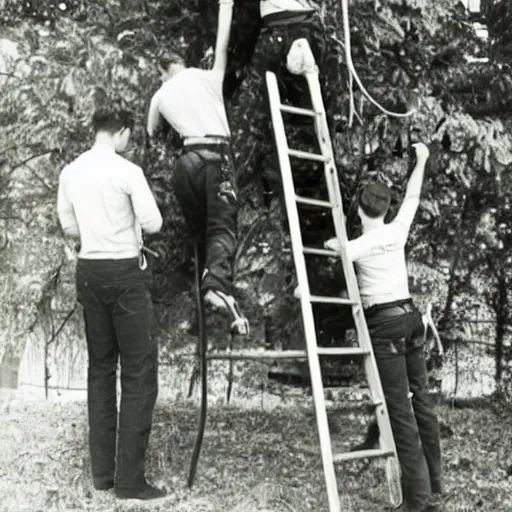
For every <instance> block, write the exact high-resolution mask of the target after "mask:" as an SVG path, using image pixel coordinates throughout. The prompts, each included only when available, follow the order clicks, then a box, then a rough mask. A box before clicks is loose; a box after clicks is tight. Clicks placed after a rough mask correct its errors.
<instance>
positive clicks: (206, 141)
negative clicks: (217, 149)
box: [183, 135, 230, 146]
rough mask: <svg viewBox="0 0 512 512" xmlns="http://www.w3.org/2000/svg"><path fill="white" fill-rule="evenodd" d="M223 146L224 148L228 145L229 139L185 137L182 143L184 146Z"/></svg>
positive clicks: (219, 137)
mask: <svg viewBox="0 0 512 512" xmlns="http://www.w3.org/2000/svg"><path fill="white" fill-rule="evenodd" d="M221 144H224V145H226V146H229V145H230V139H229V137H221V136H213V135H212V136H208V135H207V136H206V137H187V138H186V139H185V140H184V141H183V145H184V146H210V145H211V146H219V145H221Z"/></svg>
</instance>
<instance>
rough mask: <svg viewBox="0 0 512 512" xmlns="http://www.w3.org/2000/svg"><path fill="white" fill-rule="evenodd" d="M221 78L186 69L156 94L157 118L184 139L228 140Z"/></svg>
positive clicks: (207, 71)
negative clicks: (162, 118) (212, 136)
mask: <svg viewBox="0 0 512 512" xmlns="http://www.w3.org/2000/svg"><path fill="white" fill-rule="evenodd" d="M223 80H224V74H223V73H222V72H219V71H215V70H205V69H198V68H187V69H184V70H183V71H180V72H179V73H178V74H177V75H175V76H174V77H172V78H171V79H170V80H168V81H167V82H165V83H164V84H163V85H162V86H161V87H160V89H159V91H158V92H157V93H156V94H157V97H158V109H159V111H160V114H161V115H162V116H163V117H164V118H165V120H166V121H167V122H168V123H169V124H171V126H172V127H173V128H174V129H175V130H176V131H178V132H179V133H180V134H181V135H182V136H183V137H204V136H206V135H218V136H223V137H225V136H229V134H230V131H229V124H228V119H227V116H226V110H225V107H224V99H223V96H222V83H223Z"/></svg>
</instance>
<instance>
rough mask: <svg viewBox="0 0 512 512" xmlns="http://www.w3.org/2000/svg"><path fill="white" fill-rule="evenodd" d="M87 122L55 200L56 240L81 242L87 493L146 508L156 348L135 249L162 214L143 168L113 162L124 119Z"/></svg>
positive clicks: (150, 491)
mask: <svg viewBox="0 0 512 512" xmlns="http://www.w3.org/2000/svg"><path fill="white" fill-rule="evenodd" d="M92 124H93V128H94V131H95V132H96V139H95V142H94V145H93V146H92V148H91V149H89V150H88V151H86V152H85V153H83V154H82V155H80V156H79V157H78V158H77V159H76V160H74V161H73V162H71V163H70V164H69V165H67V166H66V167H65V168H64V170H63V171H62V173H61V175H60V179H59V190H58V200H57V211H58V215H59V220H60V223H61V226H62V229H63V231H64V233H65V234H66V235H68V236H71V237H75V238H79V239H80V252H79V254H78V263H77V267H76V287H77V298H78V301H79V302H80V303H81V304H82V306H83V311H84V319H85V334H86V340H87V352H88V356H89V367H88V376H87V405H88V413H89V449H90V454H91V472H92V479H93V485H94V488H95V489H99V490H107V489H110V488H112V487H114V490H115V494H116V496H117V497H118V498H121V499H141V500H150V499H155V498H161V497H163V496H165V494H166V493H165V492H164V491H162V490H160V489H157V488H155V487H153V486H152V485H150V484H149V483H148V482H147V481H146V478H145V472H144V465H145V459H146V449H147V446H148V441H149V434H150V431H151V424H152V416H153V408H154V405H155V400H156V397H157V392H158V375H157V372H158V345H157V342H156V340H155V339H154V338H153V337H152V335H151V323H152V320H151V317H152V303H151V296H150V292H149V288H148V281H149V278H148V271H147V269H146V267H147V264H146V261H145V258H144V255H143V254H142V252H141V249H142V232H145V233H156V232H158V231H159V230H160V228H161V226H162V216H161V215H160V211H159V210H158V207H157V205H156V202H155V199H154V198H153V194H152V193H151V190H150V188H149V185H148V183H147V181H146V178H145V177H144V174H143V172H142V169H141V168H140V167H138V166H137V165H135V164H133V163H131V162H129V161H128V160H126V159H124V158H123V157H122V156H120V155H118V154H117V153H118V152H122V151H124V150H125V149H126V146H127V145H128V141H129V138H130V133H131V130H132V129H133V125H134V119H133V116H132V114H131V113H129V112H127V111H124V110H120V109H118V108H116V107H107V108H105V109H98V110H97V111H96V112H95V113H94V116H93V122H92ZM118 360H120V363H121V403H120V407H119V414H118V409H117V403H116V396H117V395H116V371H117V365H118ZM116 441H117V449H116Z"/></svg>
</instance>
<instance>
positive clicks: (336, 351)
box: [317, 347, 370, 356]
mask: <svg viewBox="0 0 512 512" xmlns="http://www.w3.org/2000/svg"><path fill="white" fill-rule="evenodd" d="M369 353H370V352H368V350H365V349H364V348H361V347H336V348H330V347H329V348H327V347H318V349H317V354H318V355H319V356H367V355H368V354H369Z"/></svg>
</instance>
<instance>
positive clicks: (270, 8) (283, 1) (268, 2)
mask: <svg viewBox="0 0 512 512" xmlns="http://www.w3.org/2000/svg"><path fill="white" fill-rule="evenodd" d="M313 10H314V9H313V7H311V5H309V2H308V1H307V0H261V1H260V14H261V17H262V18H263V17H265V16H268V15H269V14H275V13H277V12H284V11H286V12H296V13H303V12H311V11H313Z"/></svg>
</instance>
